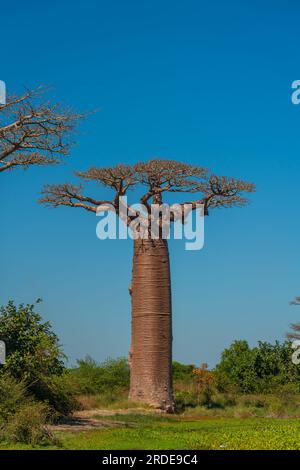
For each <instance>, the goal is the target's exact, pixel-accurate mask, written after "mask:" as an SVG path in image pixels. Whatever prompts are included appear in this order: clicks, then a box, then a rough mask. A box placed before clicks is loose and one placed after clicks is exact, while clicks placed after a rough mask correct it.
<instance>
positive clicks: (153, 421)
mask: <svg viewBox="0 0 300 470" xmlns="http://www.w3.org/2000/svg"><path fill="white" fill-rule="evenodd" d="M101 419H102V420H104V418H101ZM105 419H107V420H108V419H109V420H110V421H111V420H117V421H123V422H124V424H125V423H126V427H119V428H117V427H116V428H109V429H99V430H93V431H83V432H80V433H78V432H64V433H62V432H58V433H56V435H57V437H58V438H59V439H60V442H61V446H60V448H61V449H74V450H77V449H81V450H92V449H95V450H97V449H103V450H110V449H111V450H115V449H122V450H124V449H144V450H147V449H155V450H166V449H173V450H174V449H214V450H226V449H253V450H254V449H278V450H279V449H287V450H292V449H297V450H300V423H299V421H298V420H296V419H270V418H246V419H238V418H230V419H228V418H226V419H225V418H208V419H207V418H206V419H199V420H196V419H195V418H194V419H193V418H190V419H188V418H183V417H178V416H175V417H160V416H140V415H139V416H138V415H126V416H123V415H122V416H121V415H119V416H114V417H110V418H108V417H105ZM30 448H31V447H29V446H26V445H20V446H19V445H11V446H8V445H5V444H2V445H0V449H30ZM39 448H41V447H39ZM44 448H45V447H44ZM48 448H54V447H48Z"/></svg>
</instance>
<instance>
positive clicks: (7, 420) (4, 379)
mask: <svg viewBox="0 0 300 470" xmlns="http://www.w3.org/2000/svg"><path fill="white" fill-rule="evenodd" d="M50 414H51V413H50V409H49V407H48V406H47V405H46V404H45V403H40V402H36V401H34V400H33V399H32V397H31V396H30V395H29V394H28V392H27V389H26V385H25V383H24V382H18V381H17V380H16V379H15V378H13V377H11V376H10V375H8V374H7V373H3V374H1V376H0V440H1V441H7V442H21V443H25V444H33V445H36V444H45V443H54V442H56V441H55V439H54V438H53V436H52V435H51V433H50V432H49V431H48V430H47V428H46V426H45V423H46V422H47V421H48V420H49V417H50Z"/></svg>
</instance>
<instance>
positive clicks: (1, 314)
mask: <svg viewBox="0 0 300 470" xmlns="http://www.w3.org/2000/svg"><path fill="white" fill-rule="evenodd" d="M37 303H39V301H37ZM34 309H35V305H23V304H21V305H19V306H18V307H16V306H15V304H14V303H13V302H12V301H10V302H9V303H8V305H7V306H6V307H2V308H1V309H0V339H1V340H4V341H5V343H6V349H7V357H6V361H5V364H4V365H3V367H2V368H1V369H0V377H1V376H2V375H3V374H6V375H7V374H9V375H10V376H11V377H14V378H15V379H16V380H17V381H18V382H19V383H20V384H24V385H26V388H27V390H28V392H29V393H30V394H31V395H32V396H34V398H36V399H37V400H42V401H44V402H47V403H48V404H49V405H51V407H52V408H53V409H54V410H55V411H56V412H57V413H58V414H61V415H67V414H69V413H70V412H71V411H73V410H74V409H75V408H76V406H77V405H76V402H75V399H74V397H73V396H72V390H71V389H70V388H69V389H67V383H66V382H65V381H64V380H60V379H59V377H60V376H62V375H63V374H64V372H65V367H64V359H65V356H64V354H63V353H62V351H61V347H60V345H59V340H58V337H57V336H56V335H55V333H53V331H52V329H51V325H50V323H48V322H43V321H42V317H41V316H40V315H39V314H38V313H36V312H35V310H34ZM19 386H20V387H21V385H19ZM16 387H17V386H16Z"/></svg>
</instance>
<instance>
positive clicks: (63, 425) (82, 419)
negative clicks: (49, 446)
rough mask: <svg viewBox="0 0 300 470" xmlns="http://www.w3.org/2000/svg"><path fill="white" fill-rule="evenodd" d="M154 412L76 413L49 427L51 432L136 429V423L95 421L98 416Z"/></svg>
mask: <svg viewBox="0 0 300 470" xmlns="http://www.w3.org/2000/svg"><path fill="white" fill-rule="evenodd" d="M149 413H153V411H149V410H145V409H143V408H132V409H126V410H99V409H95V410H83V411H78V412H76V413H74V415H73V416H71V417H69V418H65V419H64V420H63V421H61V422H60V423H59V424H54V425H51V426H49V429H50V430H51V431H74V432H75V431H76V432H78V431H90V430H92V429H106V428H116V427H118V428H119V427H134V426H135V425H134V423H128V422H124V421H119V420H118V421H115V420H114V421H110V420H105V419H104V420H101V419H98V418H97V419H95V417H96V416H99V417H100V416H101V417H103V418H105V416H116V415H129V414H149Z"/></svg>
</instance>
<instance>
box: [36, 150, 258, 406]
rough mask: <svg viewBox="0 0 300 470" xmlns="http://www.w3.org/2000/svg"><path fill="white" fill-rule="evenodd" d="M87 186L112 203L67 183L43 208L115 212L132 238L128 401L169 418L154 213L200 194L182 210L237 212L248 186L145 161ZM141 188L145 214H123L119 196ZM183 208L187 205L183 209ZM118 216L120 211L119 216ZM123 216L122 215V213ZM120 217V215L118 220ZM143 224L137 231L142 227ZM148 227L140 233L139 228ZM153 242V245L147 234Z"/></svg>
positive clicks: (54, 189)
mask: <svg viewBox="0 0 300 470" xmlns="http://www.w3.org/2000/svg"><path fill="white" fill-rule="evenodd" d="M78 176H79V177H80V178H81V179H83V180H85V181H93V182H95V181H96V182H97V183H99V184H100V185H102V186H105V187H108V188H111V189H112V190H113V192H114V196H113V198H112V200H111V201H107V200H103V199H102V200H101V199H99V198H98V197H97V196H94V197H91V196H89V195H86V194H85V193H84V191H83V187H82V185H73V184H70V183H65V184H57V185H47V186H46V187H45V188H44V190H43V197H42V199H41V202H42V203H44V204H46V205H49V206H53V207H59V206H68V207H76V208H81V209H85V210H87V211H89V212H91V213H94V214H95V213H96V212H97V208H98V206H100V205H102V206H105V207H107V208H108V209H107V210H114V211H115V212H116V213H117V214H118V215H119V216H120V217H122V220H123V221H124V222H125V223H126V224H127V225H128V226H129V227H131V228H133V233H134V256H133V271H132V283H131V286H130V294H131V302H132V337H131V349H130V359H129V364H130V394H129V397H130V399H132V400H133V401H143V402H146V403H149V404H151V405H154V406H156V407H158V408H161V409H165V410H169V411H171V410H173V404H174V403H173V393H172V308H171V279H170V263H169V252H168V243H167V240H166V238H164V237H163V236H162V235H163V234H162V229H163V227H164V223H165V220H164V219H163V217H162V216H160V217H159V218H158V220H156V221H154V220H153V218H152V216H151V212H152V211H151V209H152V205H153V204H155V205H159V206H161V204H162V203H163V198H164V196H165V195H167V194H168V193H180V194H181V193H198V197H197V196H196V197H195V199H193V200H191V201H189V202H188V204H189V210H190V211H191V210H195V209H197V207H198V205H199V204H202V205H203V209H204V214H205V215H208V212H209V210H210V209H214V208H216V207H233V206H242V205H244V204H246V203H247V199H246V198H245V196H244V193H248V192H253V191H254V185H253V184H250V183H247V182H244V181H240V180H237V179H234V178H226V177H224V176H216V175H213V174H209V173H208V172H207V171H206V170H205V169H204V168H202V167H199V166H192V165H188V164H186V163H181V162H177V161H173V160H159V159H156V160H150V161H147V162H140V163H137V164H136V165H117V166H115V167H112V168H90V169H89V170H87V171H86V172H80V173H78ZM140 187H142V188H144V189H143V194H142V197H141V198H140V202H141V204H143V206H144V207H145V211H146V213H145V214H144V215H143V216H142V215H141V214H140V212H138V211H137V212H135V213H132V211H129V210H128V209H129V208H128V207H127V206H126V203H125V201H124V198H123V196H125V195H126V194H127V192H128V191H129V190H132V189H134V188H140ZM186 204H187V203H186ZM185 207H186V206H185V204H183V203H182V204H178V205H177V209H178V211H177V214H172V216H171V223H172V222H174V221H176V220H177V221H179V222H184V217H183V214H184V209H185ZM121 209H123V210H121ZM124 209H125V211H124ZM124 214H125V215H124ZM141 219H142V220H143V223H141ZM142 226H143V227H147V228H146V229H145V230H143V227H142ZM153 231H154V232H155V233H156V235H157V237H156V238H155V239H154V237H153V236H151V235H152V232H153Z"/></svg>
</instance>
